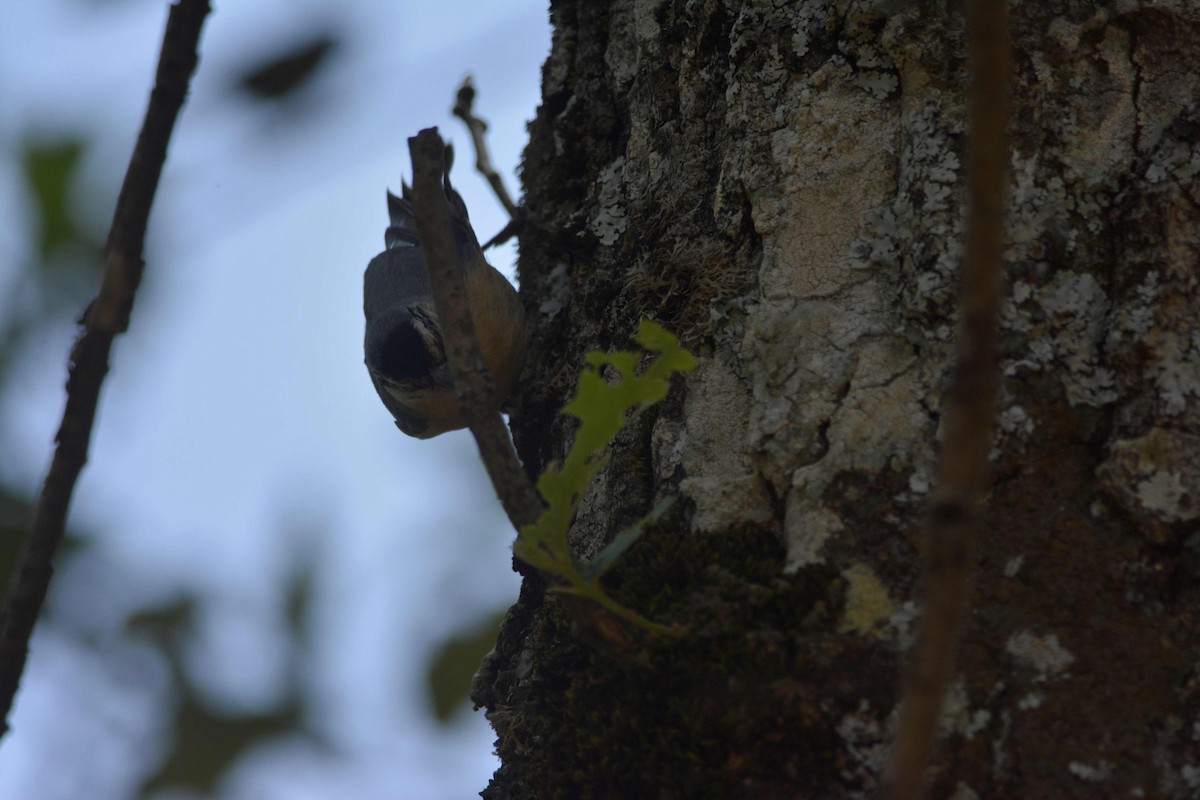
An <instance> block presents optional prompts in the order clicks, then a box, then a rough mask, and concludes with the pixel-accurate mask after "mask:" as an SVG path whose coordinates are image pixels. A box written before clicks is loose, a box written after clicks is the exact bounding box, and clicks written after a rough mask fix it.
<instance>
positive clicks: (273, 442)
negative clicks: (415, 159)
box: [0, 0, 549, 800]
mask: <svg viewBox="0 0 1200 800" xmlns="http://www.w3.org/2000/svg"><path fill="white" fill-rule="evenodd" d="M214 5H215V11H214V14H213V15H212V16H211V17H210V19H209V22H208V23H207V25H206V28H205V31H204V37H203V41H202V51H201V63H200V68H199V72H198V74H197V77H196V79H195V81H194V83H193V91H192V96H191V99H190V102H189V103H188V105H187V106H186V107H185V109H184V113H183V115H182V117H181V119H180V122H179V125H178V127H177V129H176V135H175V138H174V140H173V143H172V147H171V152H170V157H169V160H168V164H167V168H166V171H165V173H164V175H163V181H162V185H161V189H160V192H159V197H158V201H157V204H156V207H155V212H154V214H153V216H152V218H151V226H150V232H149V240H148V247H147V273H146V279H145V283H144V286H143V292H142V294H141V295H140V296H139V298H138V304H137V307H136V309H135V312H134V317H133V321H132V325H131V327H130V330H129V333H128V334H127V335H126V336H124V337H122V338H121V340H120V341H119V343H118V345H117V347H116V351H115V356H114V361H113V368H112V372H111V374H110V378H109V380H108V382H107V384H106V386H105V390H104V394H103V397H102V402H101V408H100V417H99V423H98V427H97V431H96V434H95V437H94V440H93V449H92V453H91V460H90V463H89V465H88V467H87V469H86V470H85V472H84V474H83V477H82V480H81V482H80V485H79V489H78V494H77V501H76V503H75V506H74V510H73V514H74V518H75V519H76V520H78V521H79V522H80V523H81V524H83V525H84V526H86V527H87V529H89V530H91V531H92V532H94V534H95V536H96V540H97V542H98V544H99V546H100V548H101V552H102V553H103V554H104V556H105V559H102V561H104V562H105V563H107V564H108V565H109V568H100V567H97V568H93V570H92V574H73V573H72V571H71V570H67V571H66V572H65V573H64V574H62V575H60V576H59V579H60V583H61V584H62V587H64V588H60V589H59V591H60V593H68V592H74V593H76V595H71V596H68V597H67V600H71V598H72V597H73V598H74V602H76V603H78V604H80V605H81V606H83V607H85V608H87V609H88V610H89V611H88V613H89V614H92V615H93V617H94V618H93V619H91V620H90V623H89V624H91V625H93V626H95V629H96V630H98V631H102V632H103V631H105V630H108V628H106V627H105V626H109V628H112V632H113V635H114V636H115V626H116V625H117V624H118V623H119V622H120V620H121V619H123V615H124V614H125V613H126V612H127V611H128V609H130V608H133V607H140V606H142V605H145V604H146V603H147V602H148V598H160V599H164V600H165V599H168V598H169V597H171V596H172V594H173V593H174V592H177V591H178V590H179V587H181V586H183V587H194V588H195V589H196V590H198V591H200V592H203V593H205V594H206V595H208V596H212V597H214V598H215V601H214V602H213V603H212V604H211V607H210V608H209V617H208V618H206V619H205V620H204V624H203V625H202V635H201V636H200V640H201V642H202V646H197V647H195V648H193V652H191V653H190V654H189V658H190V659H191V661H190V663H191V665H192V666H193V667H195V668H196V670H195V671H197V672H198V673H199V674H202V675H203V676H205V677H204V681H205V683H206V686H207V688H208V689H209V692H210V693H211V695H212V696H213V697H215V698H221V699H224V700H226V701H228V702H230V703H237V704H241V705H246V704H249V705H251V706H253V705H255V704H258V705H265V704H269V702H270V700H271V698H272V696H273V692H275V693H277V687H278V686H279V685H280V683H281V671H282V670H283V667H284V665H285V664H286V658H285V656H286V653H285V652H284V650H283V640H282V639H281V638H280V636H281V635H280V633H279V630H278V625H277V622H278V614H279V609H278V608H277V607H276V606H275V603H276V602H277V600H278V598H277V594H278V587H279V584H280V579H281V577H280V576H281V575H283V574H286V573H287V572H288V571H289V570H290V569H292V567H293V563H294V561H295V559H296V557H297V556H296V553H297V552H298V551H301V550H303V548H304V547H309V548H311V551H312V552H313V553H314V557H315V558H316V560H317V563H318V565H319V569H318V574H317V596H316V598H315V602H316V603H317V619H318V625H317V629H316V630H315V631H314V636H315V638H316V640H317V642H318V644H319V647H318V652H317V654H316V655H315V656H314V657H312V658H309V659H306V662H307V667H306V670H305V674H304V675H303V676H302V680H303V681H304V682H305V685H306V686H307V687H308V688H309V689H310V690H311V691H312V692H313V693H315V695H316V696H317V697H319V698H320V699H321V705H322V707H323V708H324V709H325V710H324V712H323V713H321V714H320V719H318V720H314V722H313V724H314V726H316V727H318V728H319V729H320V733H321V735H322V737H323V738H324V739H325V741H326V742H327V743H328V744H330V745H331V746H332V749H320V748H314V746H313V745H312V744H310V743H307V742H305V741H296V742H280V743H279V744H278V745H277V746H273V747H271V748H269V749H267V750H266V751H264V752H261V753H257V754H255V755H254V757H252V758H251V759H248V760H247V761H246V763H244V764H243V765H242V766H241V767H240V768H239V770H238V772H237V774H236V775H235V776H234V778H233V780H232V783H231V784H230V785H229V786H228V787H227V789H226V791H225V792H224V794H223V795H222V796H227V797H231V798H232V797H238V798H241V797H256V798H271V799H273V798H329V797H357V798H360V800H373V798H381V799H382V798H420V799H421V800H435V799H436V798H440V797H445V798H451V797H469V796H473V794H474V793H475V792H477V791H479V790H480V789H481V788H482V787H483V786H484V785H485V784H486V782H487V778H488V776H489V775H490V773H491V771H492V770H493V769H494V767H495V761H494V758H493V757H492V756H491V754H490V750H491V742H492V738H493V737H492V734H491V732H490V730H489V729H488V727H487V725H486V723H485V722H484V721H483V720H482V718H481V716H480V715H473V716H472V715H469V714H464V715H463V717H462V719H460V720H458V721H457V722H456V723H455V724H454V725H453V726H451V727H449V728H439V727H438V726H437V725H436V724H435V723H433V722H432V721H431V718H430V717H429V714H428V712H427V700H426V697H425V690H424V683H423V681H424V675H423V669H424V663H425V659H426V658H427V656H428V650H429V647H430V646H431V645H432V643H433V642H435V641H437V640H439V639H440V638H441V637H442V636H444V635H445V634H446V632H448V631H449V630H452V629H454V628H456V627H458V626H460V625H462V624H464V623H467V622H469V621H470V620H472V619H474V618H476V617H478V616H479V615H481V614H483V613H485V612H487V611H490V610H493V609H495V608H497V607H502V606H503V605H505V604H507V603H508V602H511V601H512V600H513V599H515V595H516V588H517V585H518V583H517V578H516V576H515V575H513V574H512V572H511V571H510V558H511V556H510V552H509V546H510V544H511V540H512V533H511V531H510V530H508V529H507V526H506V524H505V522H504V520H503V517H502V515H501V513H500V512H499V509H498V507H497V504H496V502H495V499H494V495H493V494H492V491H491V489H490V487H488V485H487V484H486V481H485V478H484V477H483V474H482V470H481V469H480V468H478V466H477V465H476V460H475V457H474V446H473V443H472V442H471V441H470V438H469V436H468V435H466V434H464V433H462V432H459V433H455V434H448V435H446V436H444V437H441V438H439V439H437V440H433V441H430V442H419V441H416V440H412V439H408V438H406V437H404V436H402V435H401V434H400V433H399V432H398V431H396V430H395V428H394V427H393V425H392V422H391V419H390V417H389V415H388V414H387V412H386V411H385V410H384V408H383V406H382V405H381V404H380V403H379V400H378V398H377V397H376V396H375V393H374V390H373V389H372V387H371V384H370V381H369V380H368V378H367V375H366V373H365V370H364V367H363V365H362V350H361V346H362V343H361V339H362V319H361V291H362V284H361V281H362V271H363V269H364V268H365V266H366V264H367V261H368V260H369V259H370V258H371V257H372V256H373V255H374V254H375V253H376V252H378V251H379V250H380V249H381V248H382V243H383V229H384V225H385V222H386V213H385V206H384V191H385V189H387V188H392V189H396V188H398V186H399V181H400V177H401V174H402V173H406V172H407V169H408V156H407V149H406V143H405V139H406V137H408V136H411V135H413V134H414V133H416V131H417V130H418V129H420V128H423V127H427V126H430V125H437V126H439V128H441V130H442V132H443V134H444V135H445V134H448V135H449V136H450V138H452V139H453V140H454V141H455V142H456V143H457V144H458V149H459V159H458V166H457V168H456V170H455V179H456V183H457V185H458V186H459V188H460V190H461V191H462V193H463V195H464V197H465V198H466V201H467V204H468V206H469V208H470V211H471V215H472V219H473V221H474V222H475V225H476V228H477V230H479V231H480V236H481V238H483V239H486V238H489V237H490V236H491V235H492V233H494V232H495V231H496V230H498V229H499V228H500V227H501V226H502V225H503V223H504V218H503V211H502V209H501V208H500V207H499V205H498V204H497V203H496V201H495V200H494V199H493V198H492V196H491V195H490V193H489V190H488V188H487V186H486V184H485V183H484V181H483V180H482V179H481V178H480V177H479V176H478V175H477V174H475V173H474V171H473V170H472V165H473V158H472V156H471V153H470V151H469V142H468V139H467V137H466V135H465V131H464V130H463V128H462V126H461V123H459V122H458V121H457V120H455V119H453V118H452V117H451V116H450V114H449V107H450V105H451V103H452V100H453V95H454V90H455V88H456V87H457V85H458V84H459V83H460V81H461V80H462V78H463V76H464V75H465V74H467V73H468V72H469V73H472V74H474V76H475V82H476V86H477V87H478V89H479V92H480V94H479V98H478V100H477V110H478V111H479V113H480V114H481V115H482V116H484V117H486V118H487V119H489V121H490V122H491V124H492V134H491V139H490V141H491V145H492V148H493V157H494V160H495V162H496V164H497V166H498V168H500V169H501V170H502V171H504V172H505V174H506V175H507V176H509V179H510V187H511V188H512V190H513V191H514V192H516V191H517V190H518V188H519V187H518V186H517V184H516V180H515V178H514V177H512V176H513V173H514V170H515V168H516V165H517V162H518V159H519V155H520V150H521V148H522V147H523V146H524V144H525V141H526V131H525V124H526V122H527V121H528V120H529V119H530V118H531V117H532V116H533V114H534V111H535V108H536V105H537V103H538V97H539V79H540V72H539V71H540V66H541V63H542V61H543V60H544V58H545V55H546V53H547V51H548V48H549V27H548V18H547V11H546V9H545V7H544V5H545V4H544V3H543V2H542V1H541V0H506V1H505V2H462V1H461V0H460V1H459V2H446V0H439V2H437V3H418V2H382V1H380V2H371V1H370V0H358V1H357V2H340V3H334V2H311V1H310V2H299V1H297V0H291V2H283V1H282V0H271V1H270V2H263V1H261V0H258V1H256V2H251V1H250V0H228V2H216V3H214ZM0 8H2V9H3V11H4V19H5V23H4V25H3V29H2V30H0V98H2V100H0V142H2V143H3V145H4V148H3V149H4V150H5V151H11V150H12V149H13V146H12V145H13V142H14V141H19V140H20V139H22V138H25V137H29V136H37V137H42V138H47V139H53V138H55V137H57V136H63V135H69V134H71V133H74V132H77V131H78V132H82V133H84V134H85V135H87V136H89V137H94V139H95V142H96V145H97V146H96V147H95V149H94V150H93V151H92V152H91V153H90V154H89V157H88V160H87V162H86V164H85V168H84V175H83V177H82V180H83V181H84V182H85V183H86V184H87V185H88V186H89V187H91V191H93V192H98V193H100V194H102V195H104V194H107V196H110V197H112V198H115V192H116V188H117V185H118V183H119V180H120V177H121V174H122V173H123V170H124V166H125V163H126V162H127V159H128V155H129V152H130V150H131V148H132V145H133V139H134V136H135V133H136V128H137V126H138V124H140V120H141V115H142V113H143V110H144V107H145V102H146V97H147V93H148V90H149V86H150V81H151V79H152V75H153V67H154V63H155V60H156V58H157V51H158V46H159V42H160V37H161V32H162V27H163V23H164V21H165V13H166V12H165V8H166V3H165V0H120V1H119V2H118V1H114V2H82V0H73V1H68V0H58V1H57V2H38V3H24V2H16V1H15V0H4V1H3V2H0ZM323 26H331V27H332V28H333V29H334V30H335V31H336V32H339V35H340V36H341V37H342V42H341V46H340V47H339V48H338V49H337V50H336V51H334V53H333V54H332V56H331V58H330V63H329V67H328V69H327V70H325V71H324V72H322V73H321V74H320V75H319V76H318V77H317V79H316V80H315V81H314V82H313V84H312V85H311V86H310V87H308V88H307V89H306V90H305V92H304V93H303V94H302V95H301V96H300V97H296V98H292V100H290V101H288V102H286V103H284V104H281V105H279V106H277V107H272V106H270V105H265V106H264V105H263V104H260V103H253V102H250V101H249V100H246V99H242V98H239V97H237V96H233V95H231V92H230V86H231V83H232V81H233V80H234V76H236V75H237V74H238V72H239V70H241V69H244V68H245V67H247V66H249V65H252V64H254V63H255V62H257V61H258V60H260V59H261V58H264V57H267V56H269V55H270V54H271V53H273V52H276V51H277V50H278V49H281V48H283V47H285V46H286V45H287V43H288V42H289V41H292V40H293V39H296V38H301V37H302V36H303V35H304V33H305V32H306V31H310V30H313V29H316V28H321V27H323ZM24 192H25V189H24V188H23V187H22V186H21V185H20V182H19V175H18V174H17V172H16V171H15V168H14V165H13V164H11V163H3V164H0V285H2V284H3V283H4V282H5V280H6V277H7V273H6V271H7V270H10V269H11V266H10V265H11V264H12V263H14V262H17V261H19V260H20V259H21V258H23V257H27V256H28V254H29V253H30V252H31V250H32V248H33V243H32V242H31V241H29V240H28V239H27V235H26V233H25V232H24V228H23V225H22V222H23V220H25V219H27V214H28V212H27V211H25V210H24V206H25V203H26V202H27V198H26V197H25V194H24ZM111 207H112V206H111V201H110V202H109V205H108V206H107V207H106V208H105V209H104V210H103V213H102V214H101V215H100V217H101V218H98V219H96V220H95V225H96V227H97V229H98V230H101V231H103V230H104V229H106V227H107V217H108V215H109V214H110V213H111ZM6 221H7V222H6ZM492 258H493V263H495V264H496V265H497V266H498V267H500V268H501V269H502V270H504V271H506V272H507V273H508V274H509V275H511V274H512V269H511V267H512V261H513V259H514V251H513V249H512V248H511V247H509V248H502V249H500V250H499V251H497V252H495V253H494V255H493V257H492ZM90 291H91V290H90V289H89V292H90ZM0 313H3V312H2V310H0ZM73 335H74V333H73V327H72V320H71V319H63V320H61V321H60V324H59V325H58V326H57V327H56V328H55V329H54V330H51V331H47V332H46V334H45V335H44V336H42V337H40V338H39V340H38V341H37V342H36V344H35V346H34V347H33V348H32V349H31V352H30V353H29V357H28V358H26V359H25V360H24V361H23V362H22V363H21V364H20V365H19V367H18V370H17V373H16V375H15V376H14V380H13V381H12V382H11V384H10V385H9V386H7V387H3V391H2V392H0V443H2V444H0V451H3V457H2V458H0V473H3V475H4V476H5V477H6V478H7V479H9V480H10V481H11V482H13V483H16V484H18V485H21V486H29V487H32V486H33V485H34V484H35V483H36V482H37V481H39V480H40V478H41V474H42V472H43V470H44V468H45V466H46V464H47V463H48V458H49V454H50V446H51V441H52V439H53V434H54V430H55V428H56V426H57V422H58V419H59V416H60V414H61V409H62V391H61V386H62V382H63V380H64V377H65V359H66V353H67V350H68V347H69V344H70V342H71V339H72V337H73ZM304 530H308V531H310V532H311V533H312V534H314V535H311V536H308V537H307V538H308V539H311V540H312V541H309V542H307V544H306V543H305V541H304V539H305V537H304V536H301V535H299V534H298V531H299V532H302V531H304ZM75 572H76V573H78V572H80V570H76V571H75ZM78 593H82V595H80V594H78ZM63 596H64V594H60V597H59V601H60V602H66V601H67V600H64V599H63ZM101 639H103V636H101ZM34 645H35V648H34V652H33V658H32V660H31V663H30V666H29V670H28V673H27V679H26V683H25V689H24V691H23V693H22V695H21V696H20V698H19V703H18V706H17V712H16V715H15V719H14V723H15V726H16V730H15V732H14V733H13V734H11V735H10V736H9V737H8V738H7V739H5V740H4V742H3V744H2V745H0V800H57V798H63V799H64V800H66V798H80V797H84V796H86V797H88V798H91V799H92V800H98V799H101V798H114V799H115V798H122V797H126V796H128V791H129V786H130V785H131V781H134V780H136V777H137V775H136V771H135V766H134V765H136V764H137V763H138V761H139V759H140V758H143V757H144V755H145V753H147V752H152V751H153V749H154V748H155V747H158V746H161V745H159V744H156V742H158V741H159V739H160V734H161V731H160V729H159V727H157V726H160V725H161V724H162V722H161V719H157V718H156V714H155V713H154V711H153V709H154V707H155V705H154V703H155V697H156V695H155V692H156V691H161V683H162V675H161V665H156V663H155V662H154V659H153V658H151V657H150V656H149V655H148V654H146V653H138V652H136V651H131V652H129V653H118V654H116V655H115V656H113V657H111V658H105V659H101V660H100V661H102V662H103V663H97V661H98V660H97V659H96V658H95V654H94V653H93V652H91V651H87V650H84V649H81V648H80V647H79V646H78V645H76V644H75V643H74V642H73V641H72V640H71V639H70V638H69V637H63V636H59V635H49V634H45V633H43V634H41V635H39V636H38V637H36V638H35V642H34ZM110 655H112V654H110ZM156 676H157V677H156ZM64 755H66V756H67V757H66V758H64V757H63V756H64ZM50 765H53V768H52V769H48V767H49V766H50ZM48 772H49V773H52V774H48ZM31 792H36V794H31Z"/></svg>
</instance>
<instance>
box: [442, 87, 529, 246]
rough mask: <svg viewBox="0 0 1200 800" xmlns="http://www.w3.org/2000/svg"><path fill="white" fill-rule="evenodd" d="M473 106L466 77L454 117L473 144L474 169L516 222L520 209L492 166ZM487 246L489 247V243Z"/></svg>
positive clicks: (483, 130) (471, 89) (484, 130)
mask: <svg viewBox="0 0 1200 800" xmlns="http://www.w3.org/2000/svg"><path fill="white" fill-rule="evenodd" d="M474 105H475V85H474V84H473V83H472V82H471V76H470V75H468V76H467V77H466V79H465V80H463V83H462V86H460V87H458V95H457V96H456V97H455V99H454V116H456V117H458V118H459V119H461V120H462V121H463V122H464V123H465V124H466V126H467V130H469V131H470V132H471V141H472V142H474V144H475V169H477V170H479V172H480V174H481V175H483V177H485V178H487V182H488V183H490V184H491V186H492V191H493V192H495V193H496V197H497V198H498V199H499V200H500V204H501V205H502V206H504V210H505V211H507V212H508V216H509V217H510V218H511V219H512V220H513V221H516V220H517V219H518V218H519V216H520V213H521V211H520V208H519V207H518V206H517V204H516V203H514V202H513V199H512V196H511V195H510V194H509V193H508V189H506V188H504V179H503V178H502V177H501V176H500V173H499V172H497V171H496V168H495V167H494V166H492V157H491V155H489V154H488V147H487V139H486V138H485V134H487V123H486V122H484V121H483V120H482V119H480V118H479V117H477V116H475V111H474ZM510 226H511V223H510ZM505 230H508V228H505ZM488 244H489V245H490V244H491V242H489V243H488ZM485 246H486V245H485Z"/></svg>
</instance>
